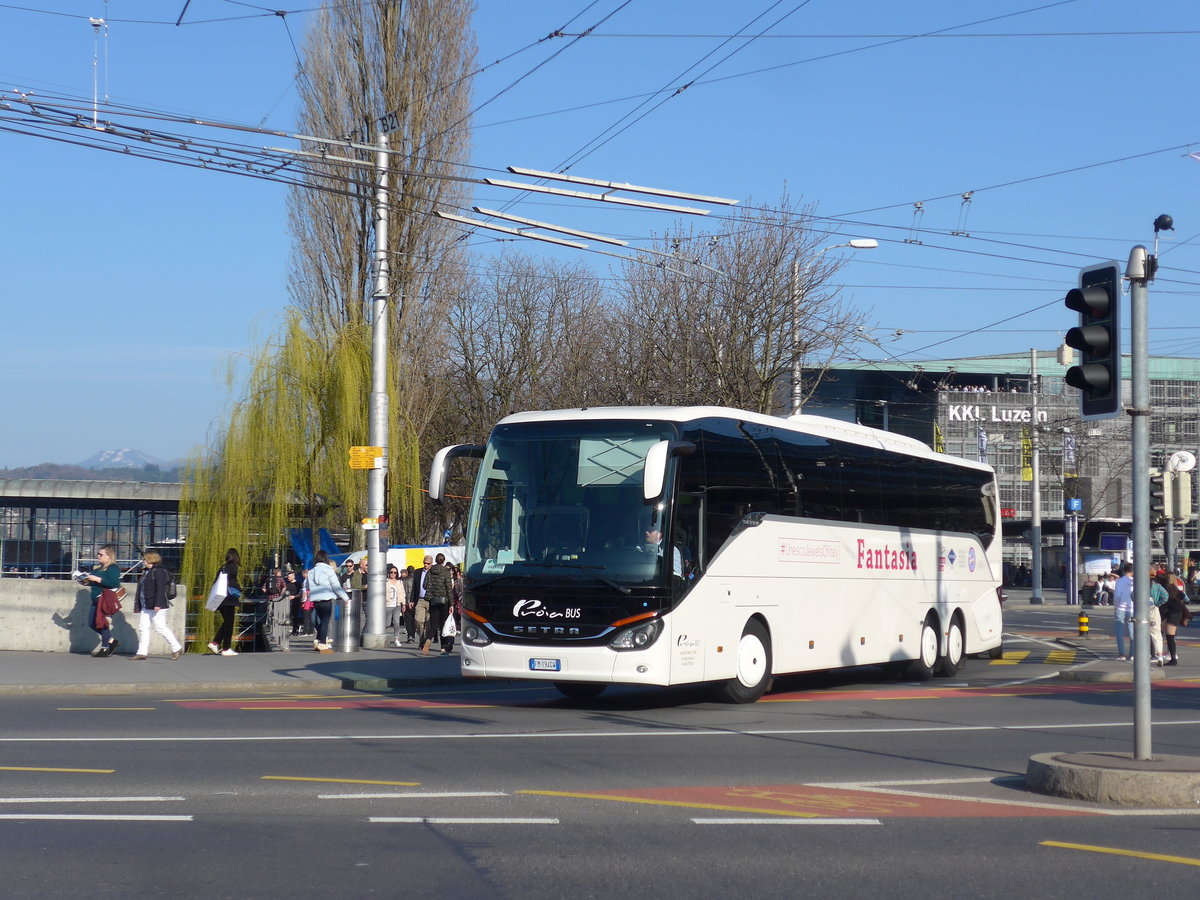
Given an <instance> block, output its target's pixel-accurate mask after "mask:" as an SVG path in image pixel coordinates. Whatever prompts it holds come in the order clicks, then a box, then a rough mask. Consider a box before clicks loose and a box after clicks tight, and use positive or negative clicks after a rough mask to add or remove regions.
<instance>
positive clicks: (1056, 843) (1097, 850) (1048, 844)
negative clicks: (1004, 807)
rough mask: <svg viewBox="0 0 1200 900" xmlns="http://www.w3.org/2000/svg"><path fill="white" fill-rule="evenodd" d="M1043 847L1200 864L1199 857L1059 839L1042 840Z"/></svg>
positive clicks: (1188, 864) (1190, 864)
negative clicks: (1098, 845) (1073, 842)
mask: <svg viewBox="0 0 1200 900" xmlns="http://www.w3.org/2000/svg"><path fill="white" fill-rule="evenodd" d="M1041 844H1042V846H1043V847H1060V848H1062V849H1063V850H1085V851H1087V852H1088V853H1111V854H1113V855H1114V856H1136V857H1137V858H1138V859H1153V860H1155V861H1157V862H1173V863H1179V864H1180V865H1184V866H1200V859H1192V858H1191V857H1189V856H1167V855H1166V854H1165V853H1144V852H1142V851H1141V850H1122V849H1121V848H1119V847H1092V846H1089V845H1088V844H1064V843H1062V842H1061V841H1042V842H1041Z"/></svg>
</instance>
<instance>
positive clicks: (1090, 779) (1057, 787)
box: [1025, 753, 1200, 809]
mask: <svg viewBox="0 0 1200 900" xmlns="http://www.w3.org/2000/svg"><path fill="white" fill-rule="evenodd" d="M1025 786H1026V787H1027V788H1028V789H1029V790H1031V791H1035V792H1037V793H1039V794H1048V795H1050V796H1054V797H1069V798H1072V799H1076V800H1090V801H1092V802H1095V803H1110V804H1114V805H1116V806H1136V807H1150V808H1157V809H1198V808H1200V757H1195V756H1157V757H1154V758H1153V759H1148V760H1136V759H1134V758H1133V755H1132V754H1130V753H1039V754H1038V755H1037V756H1032V757H1030V759H1029V764H1028V767H1027V768H1026V770H1025Z"/></svg>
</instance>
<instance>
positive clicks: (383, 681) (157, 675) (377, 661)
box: [0, 639, 462, 694]
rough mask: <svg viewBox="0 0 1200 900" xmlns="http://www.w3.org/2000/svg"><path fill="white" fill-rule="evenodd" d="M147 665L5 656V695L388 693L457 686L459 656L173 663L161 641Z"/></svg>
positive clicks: (411, 650) (188, 659)
mask: <svg viewBox="0 0 1200 900" xmlns="http://www.w3.org/2000/svg"><path fill="white" fill-rule="evenodd" d="M151 646H152V653H151V656H150V658H149V659H147V660H134V659H132V658H131V656H132V653H133V652H134V650H135V649H136V648H134V647H130V648H128V651H129V653H128V654H125V653H124V651H125V650H126V648H125V647H124V646H122V647H121V648H120V649H119V650H118V651H117V654H116V655H114V656H111V657H109V658H107V659H97V658H93V657H92V656H90V655H88V654H85V653H33V652H21V651H3V652H0V694H33V693H79V694H132V693H138V692H143V691H152V692H162V691H212V692H219V691H230V690H238V691H307V692H313V691H336V690H359V691H383V690H388V689H390V688H397V687H422V686H429V685H442V684H459V683H460V682H461V681H462V676H461V675H460V674H459V661H458V652H457V648H455V652H454V653H451V654H450V655H449V656H444V655H442V653H441V652H440V651H438V650H436V649H431V650H430V654H429V656H421V653H420V650H418V649H416V648H415V645H406V646H404V647H389V648H387V649H386V650H359V651H358V652H356V653H316V652H314V651H313V649H312V642H311V639H310V640H308V641H299V640H298V641H294V642H293V646H294V647H295V648H296V649H294V650H292V651H290V652H276V653H241V654H239V655H237V656H214V655H212V654H210V653H207V652H206V653H204V654H198V653H185V654H184V655H183V656H182V657H181V658H180V659H179V660H178V661H175V662H173V661H172V660H171V657H170V655H169V654H168V653H167V652H166V647H165V646H163V645H162V644H161V642H160V641H158V640H157V639H156V640H155V642H154V643H153V644H152V645H151Z"/></svg>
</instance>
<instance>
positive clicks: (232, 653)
mask: <svg viewBox="0 0 1200 900" xmlns="http://www.w3.org/2000/svg"><path fill="white" fill-rule="evenodd" d="M221 655H222V656H237V655H238V652H237V651H236V650H234V649H233V648H232V647H230V648H229V649H228V650H222V651H221Z"/></svg>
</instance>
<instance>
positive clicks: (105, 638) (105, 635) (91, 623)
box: [88, 597, 112, 647]
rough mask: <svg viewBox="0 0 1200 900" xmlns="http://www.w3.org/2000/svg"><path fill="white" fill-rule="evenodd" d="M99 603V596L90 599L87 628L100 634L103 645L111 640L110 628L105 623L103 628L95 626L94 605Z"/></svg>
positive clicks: (106, 644)
mask: <svg viewBox="0 0 1200 900" xmlns="http://www.w3.org/2000/svg"><path fill="white" fill-rule="evenodd" d="M99 604H100V598H99V597H97V598H96V599H95V600H93V601H92V607H91V609H89V610H88V628H90V629H92V631H94V632H96V634H98V635H100V643H101V644H103V645H104V646H105V647H107V646H108V642H109V641H111V640H112V629H111V628H109V627H108V626H107V625H105V626H104V627H103V628H97V627H96V607H97V606H98V605H99Z"/></svg>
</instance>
